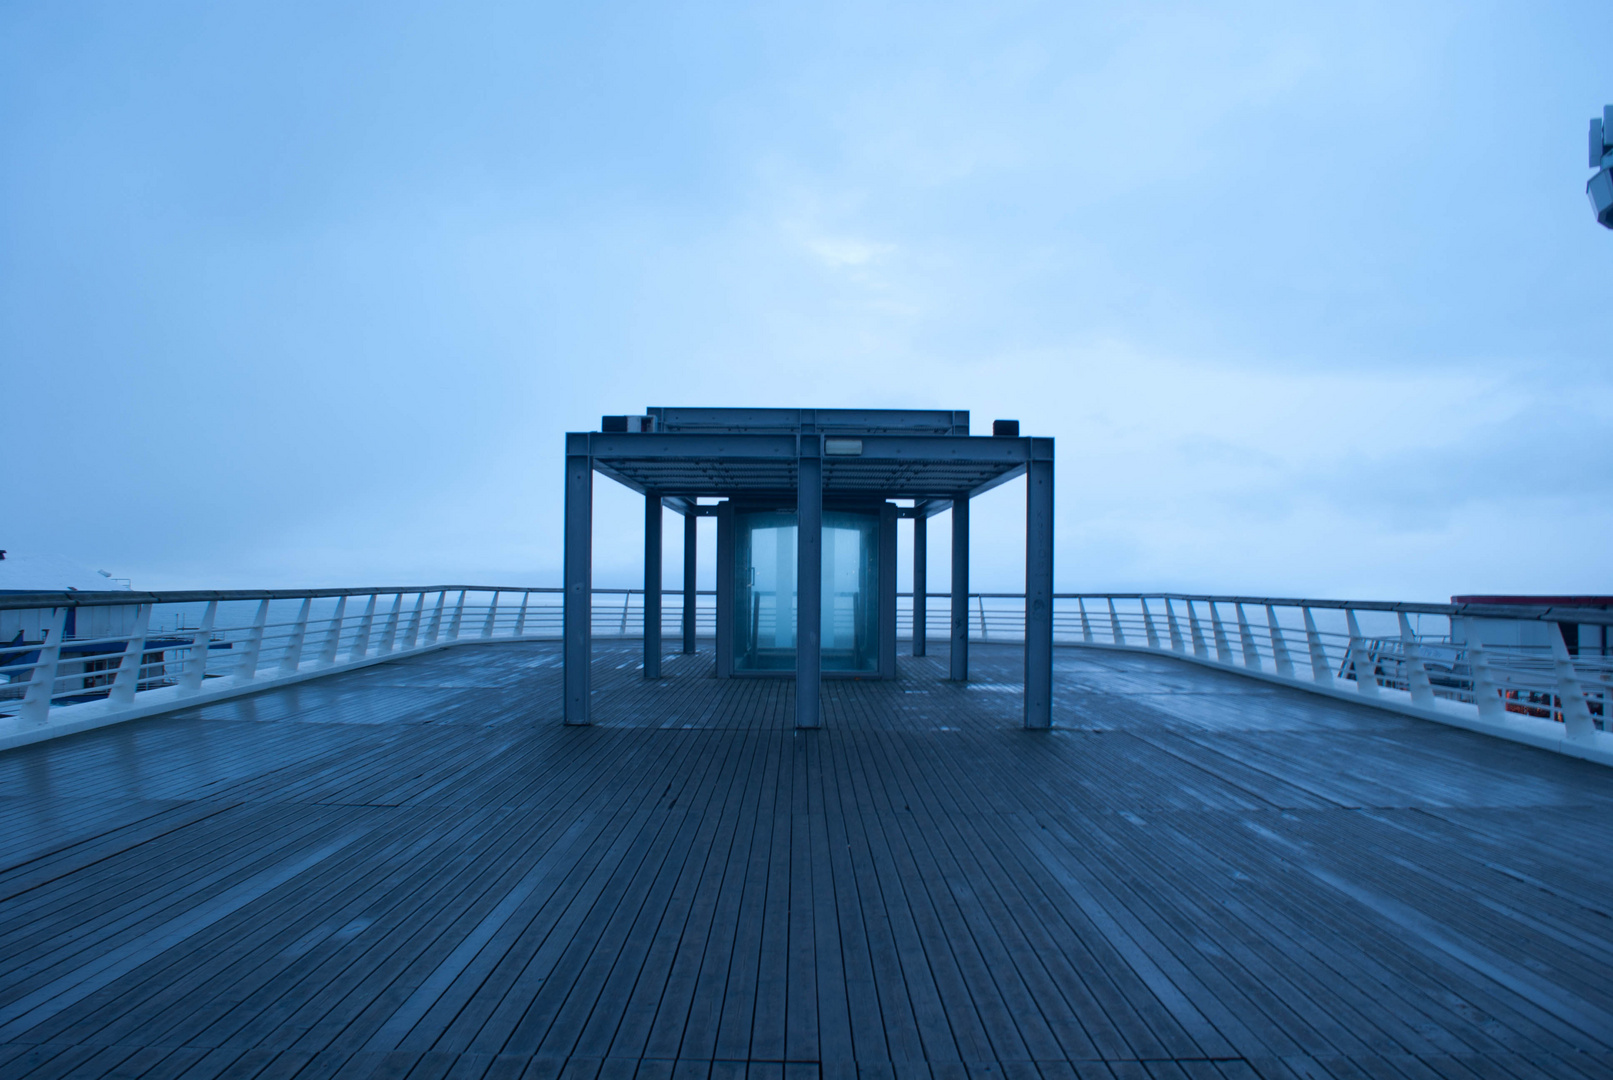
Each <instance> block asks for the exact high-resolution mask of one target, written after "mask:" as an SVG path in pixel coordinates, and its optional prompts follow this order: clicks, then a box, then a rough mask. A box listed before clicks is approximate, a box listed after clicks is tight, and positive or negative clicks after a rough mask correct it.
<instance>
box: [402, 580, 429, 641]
mask: <svg viewBox="0 0 1613 1080" xmlns="http://www.w3.org/2000/svg"><path fill="white" fill-rule="evenodd" d="M425 617H426V594H425V593H423V592H422V593H415V594H414V610H413V611H411V612H410V613H409V632H408V633H406V634H404V635H403V647H404V648H405V649H412V648H414V647H415V646H416V645H418V644H420V623H421V621H422V620H423V619H424V618H425Z"/></svg>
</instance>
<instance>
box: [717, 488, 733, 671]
mask: <svg viewBox="0 0 1613 1080" xmlns="http://www.w3.org/2000/svg"><path fill="white" fill-rule="evenodd" d="M736 573H737V571H736V568H735V566H734V504H733V503H732V502H731V501H727V500H725V501H723V502H721V503H718V504H717V582H716V584H717V678H719V679H726V678H728V677H729V676H731V675H733V673H734V619H735V614H736V613H735V611H734V585H735V584H736V583H735V580H734V579H735V576H736Z"/></svg>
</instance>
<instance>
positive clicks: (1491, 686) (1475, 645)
mask: <svg viewBox="0 0 1613 1080" xmlns="http://www.w3.org/2000/svg"><path fill="white" fill-rule="evenodd" d="M1463 621H1464V622H1465V623H1466V624H1467V625H1466V627H1465V630H1466V633H1465V635H1464V636H1465V637H1466V638H1467V667H1468V671H1469V677H1470V678H1471V679H1472V680H1473V704H1475V705H1477V706H1478V710H1479V718H1480V719H1483V720H1490V721H1493V722H1500V721H1502V720H1505V719H1506V715H1507V705H1506V702H1505V701H1503V700H1502V698H1501V687H1500V686H1499V685H1497V683H1496V681H1495V674H1494V673H1493V672H1492V671H1491V670H1490V658H1489V657H1488V656H1487V655H1485V652H1484V643H1483V642H1481V641H1480V640H1479V633H1478V631H1479V626H1478V621H1477V620H1476V619H1465V620H1463Z"/></svg>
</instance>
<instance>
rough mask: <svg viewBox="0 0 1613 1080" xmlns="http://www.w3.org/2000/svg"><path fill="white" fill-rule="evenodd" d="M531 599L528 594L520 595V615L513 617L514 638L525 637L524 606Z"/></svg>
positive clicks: (530, 595)
mask: <svg viewBox="0 0 1613 1080" xmlns="http://www.w3.org/2000/svg"><path fill="white" fill-rule="evenodd" d="M531 599H532V594H531V593H530V592H524V593H522V594H521V613H520V614H519V615H517V616H516V617H515V634H514V636H515V637H525V636H526V605H527V602H528V601H530V600H531Z"/></svg>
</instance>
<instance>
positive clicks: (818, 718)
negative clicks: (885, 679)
mask: <svg viewBox="0 0 1613 1080" xmlns="http://www.w3.org/2000/svg"><path fill="white" fill-rule="evenodd" d="M818 453H819V439H818V437H817V436H816V435H803V436H801V460H800V466H799V467H798V468H797V470H796V472H797V474H798V475H799V476H800V478H801V482H800V485H799V486H798V487H797V488H796V498H795V521H796V542H795V558H796V571H795V596H796V599H795V726H796V727H798V728H815V727H818V726H819V725H820V724H821V723H822V722H823V720H822V714H821V712H820V710H819V702H818V690H819V681H820V679H821V677H822V661H823V654H822V648H823V459H822V458H821V457H819V456H818Z"/></svg>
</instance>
